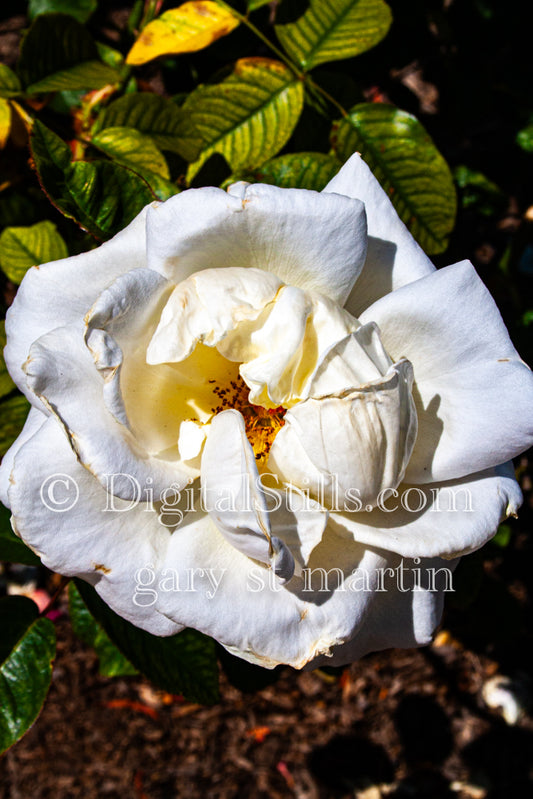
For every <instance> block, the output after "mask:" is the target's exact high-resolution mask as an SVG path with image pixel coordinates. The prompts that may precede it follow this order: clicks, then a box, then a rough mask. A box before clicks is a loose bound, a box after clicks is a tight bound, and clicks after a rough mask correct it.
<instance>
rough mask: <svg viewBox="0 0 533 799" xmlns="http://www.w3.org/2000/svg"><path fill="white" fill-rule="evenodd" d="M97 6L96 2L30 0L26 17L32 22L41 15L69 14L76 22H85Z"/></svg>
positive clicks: (85, 0)
mask: <svg viewBox="0 0 533 799" xmlns="http://www.w3.org/2000/svg"><path fill="white" fill-rule="evenodd" d="M97 6H98V2H97V0H30V4H29V6H28V16H29V18H30V19H31V20H34V19H35V17H38V16H40V15H41V14H50V13H58V14H69V15H70V16H71V17H74V19H77V20H78V22H87V20H88V19H89V17H90V16H91V14H93V13H94V12H95V11H96V8H97Z"/></svg>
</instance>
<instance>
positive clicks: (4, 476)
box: [0, 408, 48, 507]
mask: <svg viewBox="0 0 533 799" xmlns="http://www.w3.org/2000/svg"><path fill="white" fill-rule="evenodd" d="M47 418H48V417H47V416H46V414H44V413H41V411H40V410H38V409H37V408H30V412H29V414H28V418H27V419H26V421H25V423H24V427H23V428H22V430H21V432H20V433H19V436H18V438H17V439H16V440H15V441H14V442H13V444H12V445H11V446H10V448H9V449H8V451H7V452H6V453H5V455H4V456H3V458H2V463H1V464H0V502H2V503H3V504H4V505H5V506H6V507H9V500H8V490H9V478H10V476H11V470H12V469H13V461H14V460H15V455H16V454H17V452H18V451H19V449H20V448H21V447H22V446H23V445H24V444H25V443H26V441H28V440H29V439H30V438H31V437H32V436H33V435H34V434H35V433H36V432H37V430H39V428H40V427H42V425H43V424H44V423H45V422H46V420H47Z"/></svg>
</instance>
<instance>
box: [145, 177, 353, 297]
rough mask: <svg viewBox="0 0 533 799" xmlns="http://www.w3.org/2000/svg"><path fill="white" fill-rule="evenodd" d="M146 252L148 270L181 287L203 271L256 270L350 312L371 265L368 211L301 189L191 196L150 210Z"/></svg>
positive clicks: (201, 192) (345, 200) (265, 188)
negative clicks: (353, 293)
mask: <svg viewBox="0 0 533 799" xmlns="http://www.w3.org/2000/svg"><path fill="white" fill-rule="evenodd" d="M147 252H148V266H149V267H150V268H151V269H155V271H158V272H161V274H165V275H166V276H167V277H168V278H169V279H170V280H172V281H173V282H175V283H178V282H180V281H182V280H184V279H185V278H187V277H188V276H189V275H191V274H193V273H194V272H198V271H201V270H203V269H209V268H217V269H219V268H221V267H245V268H247V267H254V268H257V269H266V270H267V271H269V272H273V273H274V274H275V275H277V276H278V277H279V278H280V279H281V280H283V281H284V282H285V283H288V284H290V285H294V286H298V287H300V288H303V289H306V290H309V291H315V292H318V293H321V294H324V295H325V296H326V297H330V298H331V299H334V300H335V301H336V302H340V303H341V304H344V301H345V299H346V298H347V296H348V294H349V293H350V290H351V288H352V286H353V284H354V281H355V280H356V278H357V275H358V274H359V272H360V271H361V269H362V266H363V263H364V260H365V255H366V220H365V210H364V206H363V204H362V203H361V202H360V201H358V200H351V199H349V198H348V197H341V196H338V195H334V194H318V193H316V192H311V191H304V190H302V189H279V188H277V187H276V186H267V185H251V186H248V187H246V189H245V191H244V194H243V193H242V192H240V193H239V194H238V195H237V196H232V195H231V194H228V193H226V192H223V191H222V190H220V189H214V188H203V189H190V190H189V191H184V192H182V193H181V194H178V195H176V196H175V197H172V198H171V199H170V200H168V201H167V202H165V203H163V204H162V205H159V206H157V207H156V208H150V210H149V212H148V221H147Z"/></svg>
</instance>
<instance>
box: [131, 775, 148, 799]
mask: <svg viewBox="0 0 533 799" xmlns="http://www.w3.org/2000/svg"><path fill="white" fill-rule="evenodd" d="M133 787H134V788H135V794H136V797H137V799H148V796H147V795H146V794H145V792H144V774H143V772H142V771H140V770H139V771H136V772H135V774H134V776H133Z"/></svg>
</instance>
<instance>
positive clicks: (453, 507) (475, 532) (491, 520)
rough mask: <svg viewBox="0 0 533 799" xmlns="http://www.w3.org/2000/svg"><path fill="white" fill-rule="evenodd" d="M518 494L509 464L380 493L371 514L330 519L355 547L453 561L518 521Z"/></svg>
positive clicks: (344, 515) (520, 499) (347, 515)
mask: <svg viewBox="0 0 533 799" xmlns="http://www.w3.org/2000/svg"><path fill="white" fill-rule="evenodd" d="M521 503H522V494H521V491H520V488H519V486H518V483H517V482H516V480H515V476H514V471H513V465H512V463H509V464H504V465H503V466H498V467H497V468H495V469H488V470H486V471H484V472H480V473H479V474H475V475H472V476H471V477H469V478H467V479H465V478H463V479H460V480H451V481H449V482H447V483H441V484H433V485H424V486H423V487H421V486H407V485H401V486H399V488H398V492H397V493H395V494H394V495H391V492H386V493H384V495H383V497H382V501H381V502H380V506H381V507H380V508H376V509H375V510H373V511H372V513H341V514H338V513H332V514H330V524H331V525H333V526H336V529H337V531H338V532H340V530H341V529H344V530H345V531H346V533H347V535H349V536H350V538H351V537H353V539H354V540H355V541H359V542H361V543H363V544H367V545H368V546H373V547H381V548H382V549H388V550H391V551H392V552H397V553H398V554H399V555H402V556H403V557H406V558H414V557H421V558H432V557H442V558H455V557H458V556H459V555H466V554H468V553H469V552H473V551H474V550H476V549H479V547H481V546H483V544H485V543H486V542H487V541H488V540H489V539H490V538H492V536H493V535H494V534H495V532H496V530H497V528H498V525H499V524H500V522H501V521H502V520H503V519H505V518H507V516H511V515H513V516H514V515H516V512H517V510H518V508H519V507H520V505H521Z"/></svg>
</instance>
